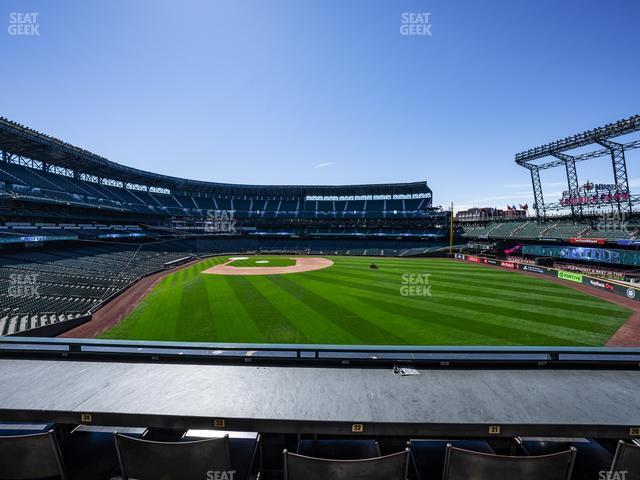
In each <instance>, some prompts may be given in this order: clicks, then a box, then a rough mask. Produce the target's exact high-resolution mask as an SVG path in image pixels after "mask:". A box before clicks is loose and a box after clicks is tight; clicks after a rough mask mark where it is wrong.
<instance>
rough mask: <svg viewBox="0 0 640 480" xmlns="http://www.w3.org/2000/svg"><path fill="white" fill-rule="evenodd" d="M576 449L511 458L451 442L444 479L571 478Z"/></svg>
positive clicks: (561, 479) (560, 479) (533, 479)
mask: <svg viewBox="0 0 640 480" xmlns="http://www.w3.org/2000/svg"><path fill="white" fill-rule="evenodd" d="M575 456H576V449H575V448H573V447H572V448H571V449H569V450H567V451H566V452H559V453H553V454H551V455H538V456H534V457H510V456H503V455H493V454H488V453H478V452H472V451H470V450H463V449H461V448H455V447H453V446H451V444H448V445H447V454H446V457H445V465H444V474H443V476H442V478H443V480H468V479H469V478H473V479H474V480H495V479H500V478H504V479H511V478H517V479H518V480H540V479H545V480H569V479H570V478H571V473H572V472H573V462H574V461H575Z"/></svg>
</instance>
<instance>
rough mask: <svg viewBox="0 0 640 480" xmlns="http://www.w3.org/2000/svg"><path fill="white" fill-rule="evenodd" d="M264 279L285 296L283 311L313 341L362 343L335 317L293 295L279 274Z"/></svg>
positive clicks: (278, 293) (280, 294) (279, 293)
mask: <svg viewBox="0 0 640 480" xmlns="http://www.w3.org/2000/svg"><path fill="white" fill-rule="evenodd" d="M264 279H265V280H266V281H268V282H270V283H271V285H272V286H273V289H275V290H276V292H277V295H278V296H281V297H282V298H284V301H283V302H282V307H281V311H282V313H283V314H284V315H286V316H287V318H289V320H290V321H291V323H293V324H295V325H296V326H297V327H298V328H299V329H300V330H301V331H302V333H303V334H304V335H305V336H306V337H307V338H308V339H309V340H310V342H311V343H327V342H332V341H336V339H339V340H340V342H342V343H346V344H356V343H360V342H361V340H360V339H359V338H357V337H355V336H354V335H352V334H351V333H349V332H348V331H346V330H345V329H343V328H341V327H340V325H338V323H336V322H335V321H334V318H332V317H331V316H327V315H325V314H323V313H321V312H318V311H317V310H315V309H313V308H311V307H310V306H309V305H307V304H306V303H304V302H303V301H301V300H300V299H299V298H298V297H297V296H295V295H292V294H291V291H290V289H289V288H288V287H290V286H289V285H287V284H283V283H282V282H280V281H279V280H280V279H281V277H280V276H279V275H268V276H265V277H264Z"/></svg>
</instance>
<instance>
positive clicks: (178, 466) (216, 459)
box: [114, 433, 232, 480]
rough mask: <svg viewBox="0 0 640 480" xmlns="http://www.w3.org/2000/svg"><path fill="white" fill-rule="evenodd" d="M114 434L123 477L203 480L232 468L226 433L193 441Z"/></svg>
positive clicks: (156, 479) (138, 479) (140, 479)
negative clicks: (159, 439)
mask: <svg viewBox="0 0 640 480" xmlns="http://www.w3.org/2000/svg"><path fill="white" fill-rule="evenodd" d="M114 437H115V441H116V448H117V452H118V460H119V462H120V471H121V473H122V478H123V479H124V480H127V479H132V480H133V479H135V480H203V479H207V478H214V476H215V472H230V471H232V468H231V459H230V455H229V438H228V437H226V436H225V437H223V438H213V439H207V440H198V441H194V442H153V441H150V440H141V439H137V438H131V437H128V436H125V435H120V434H118V433H116V434H114Z"/></svg>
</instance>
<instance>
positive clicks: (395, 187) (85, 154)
mask: <svg viewBox="0 0 640 480" xmlns="http://www.w3.org/2000/svg"><path fill="white" fill-rule="evenodd" d="M0 150H3V151H6V152H9V153H10V154H14V155H18V156H21V157H25V158H30V159H34V160H37V161H39V162H42V163H43V164H46V165H55V166H57V167H61V168H65V169H69V170H72V171H74V172H78V173H86V174H89V175H93V176H96V177H98V178H101V179H103V178H104V179H112V180H117V181H121V182H123V183H125V184H136V185H146V186H152V187H158V188H166V189H169V190H171V191H184V192H202V193H214V194H217V195H265V196H269V195H289V196H307V195H308V196H312V195H317V196H319V195H323V196H347V195H413V194H431V193H432V191H431V189H430V188H429V187H428V186H427V182H426V181H421V182H408V183H385V184H364V185H241V184H231V183H217V182H206V181H201V180H189V179H184V178H179V177H172V176H169V175H161V174H158V173H152V172H147V171H145V170H140V169H137V168H132V167H128V166H125V165H121V164H119V163H116V162H113V161H111V160H108V159H106V158H104V157H102V156H100V155H96V154H95V153H92V152H90V151H88V150H85V149H83V148H80V147H76V146H74V145H71V144H69V143H67V142H64V141H62V140H59V139H57V138H54V137H51V136H49V135H45V134H43V133H40V132H38V131H36V130H33V129H31V128H28V127H26V126H24V125H20V124H18V123H16V122H12V121H10V120H8V119H6V118H4V117H0Z"/></svg>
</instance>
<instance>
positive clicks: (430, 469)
mask: <svg viewBox="0 0 640 480" xmlns="http://www.w3.org/2000/svg"><path fill="white" fill-rule="evenodd" d="M447 445H452V446H454V447H456V448H460V449H464V450H469V451H473V452H479V453H487V454H492V453H494V452H493V449H492V448H491V445H489V444H488V443H487V442H485V441H483V440H410V441H409V450H410V451H411V459H412V460H413V465H414V467H415V470H416V473H417V476H418V478H419V479H420V480H441V479H442V472H443V471H444V460H445V457H446V453H447Z"/></svg>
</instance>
